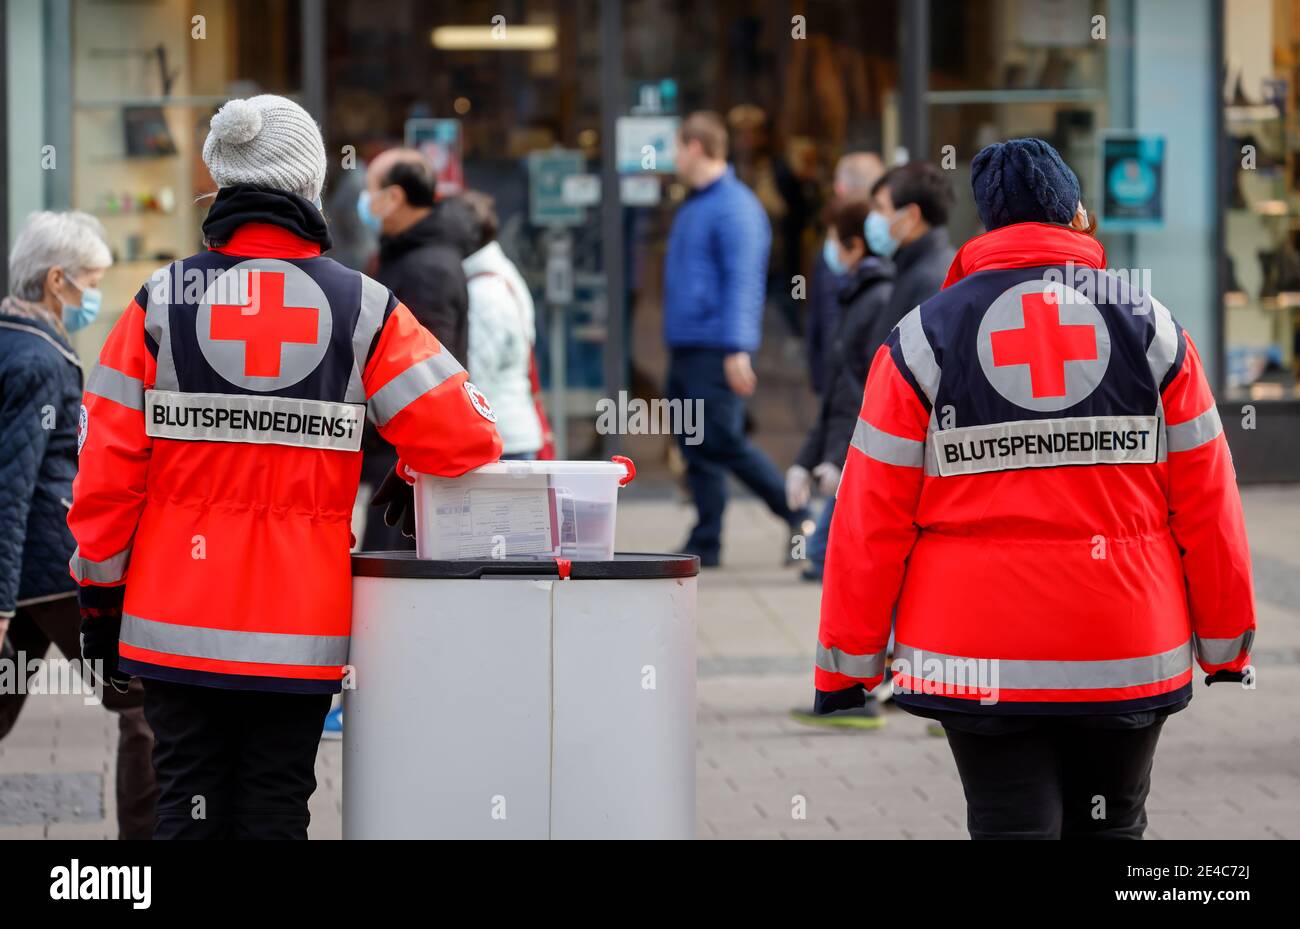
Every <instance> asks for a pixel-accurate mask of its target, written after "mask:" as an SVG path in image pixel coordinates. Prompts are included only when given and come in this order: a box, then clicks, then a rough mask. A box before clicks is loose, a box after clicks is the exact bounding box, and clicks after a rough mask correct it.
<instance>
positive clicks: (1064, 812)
mask: <svg viewBox="0 0 1300 929" xmlns="http://www.w3.org/2000/svg"><path fill="white" fill-rule="evenodd" d="M1163 726H1164V720H1163V719H1159V720H1157V721H1155V722H1154V723H1152V724H1151V725H1149V726H1144V727H1142V728H1139V729H1132V728H1123V729H1111V728H1099V727H1097V726H1096V725H1089V724H1080V723H1079V722H1076V721H1073V720H1068V719H1059V718H1058V719H1045V720H1042V721H1041V722H1037V721H1036V722H1034V723H1033V724H1031V725H1028V726H1027V727H1026V728H1024V729H1023V730H1020V731H1014V732H1005V733H1001V734H995V735H986V734H977V733H974V732H966V731H962V730H960V729H955V728H952V727H948V726H945V727H944V731H945V732H946V733H947V735H948V745H949V746H950V747H951V748H952V754H953V757H954V758H955V759H956V760H957V773H958V774H959V775H960V776H961V784H962V788H963V789H964V790H965V792H966V825H967V828H968V829H969V830H970V836H971V838H972V839H1075V838H1089V839H1140V838H1142V833H1143V832H1144V831H1146V827H1147V814H1146V800H1147V793H1148V792H1149V791H1150V789H1151V765H1152V759H1153V758H1154V756H1155V751H1156V742H1157V740H1158V739H1159V738H1160V730H1161V728H1162V727H1163Z"/></svg>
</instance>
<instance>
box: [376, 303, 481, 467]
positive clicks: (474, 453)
mask: <svg viewBox="0 0 1300 929" xmlns="http://www.w3.org/2000/svg"><path fill="white" fill-rule="evenodd" d="M362 380H363V382H364V384H365V389H366V403H367V407H368V412H369V415H370V417H371V419H373V420H374V423H375V425H376V426H377V427H378V428H379V433H380V435H382V436H383V437H384V438H385V439H387V440H388V441H389V442H390V443H392V445H393V446H394V447H395V448H396V449H397V454H398V456H399V457H400V458H401V459H402V461H404V462H405V463H406V464H407V465H409V466H410V467H411V468H412V469H413V470H415V471H419V472H421V473H423V474H437V475H440V476H442V477H458V476H459V475H461V474H464V473H465V472H466V471H470V470H472V469H474V468H477V467H479V466H480V465H485V464H488V463H489V462H493V461H496V460H497V459H498V458H500V457H501V437H500V436H499V435H498V434H497V428H496V425H495V422H496V415H495V414H494V413H493V412H492V408H491V407H490V406H489V405H488V402H487V398H485V397H484V396H483V395H482V393H480V392H479V391H478V390H477V389H476V388H475V387H474V385H473V384H471V383H469V375H468V374H466V373H465V369H464V368H463V367H461V365H460V362H458V361H457V360H456V359H455V358H453V357H452V355H451V353H450V352H448V351H447V350H446V349H444V348H443V347H442V345H441V344H440V343H439V342H438V340H437V339H436V338H435V337H434V335H433V333H431V332H429V330H428V329H425V328H424V327H423V326H421V325H420V324H419V322H418V321H416V319H415V317H414V316H413V315H412V314H411V311H410V310H408V309H407V308H406V307H405V306H404V305H402V304H401V303H398V304H397V306H396V307H394V309H393V311H392V312H391V313H390V314H389V315H388V319H387V320H385V322H384V326H383V328H382V329H381V330H380V332H379V338H378V339H377V341H376V343H375V348H374V351H373V352H371V355H370V359H369V360H368V361H367V362H366V367H365V371H364V373H363V375H362Z"/></svg>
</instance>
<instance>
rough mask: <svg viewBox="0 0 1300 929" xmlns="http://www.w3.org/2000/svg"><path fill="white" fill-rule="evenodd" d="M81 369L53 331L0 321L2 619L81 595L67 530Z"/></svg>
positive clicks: (12, 318)
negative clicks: (69, 594) (23, 608)
mask: <svg viewBox="0 0 1300 929" xmlns="http://www.w3.org/2000/svg"><path fill="white" fill-rule="evenodd" d="M80 410H81V366H80V365H79V364H78V362H77V356H76V355H75V354H74V353H73V351H72V348H71V347H70V346H69V345H68V343H67V342H66V341H65V340H64V339H63V338H62V337H61V336H60V335H59V334H58V333H56V332H55V330H54V328H53V327H51V326H47V325H45V324H43V323H40V322H36V321H33V320H30V319H21V318H19V317H16V316H7V315H0V616H5V615H8V614H10V613H12V612H13V610H14V607H15V605H16V604H17V603H20V602H22V601H25V600H29V599H36V598H39V597H48V596H50V595H51V594H58V593H62V592H64V591H72V590H75V589H76V583H75V582H74V581H73V580H72V578H71V577H70V576H69V574H68V559H69V558H70V557H71V556H72V550H73V548H74V546H75V544H76V543H75V542H74V541H73V539H72V533H71V532H69V531H68V507H69V506H70V505H71V504H72V479H73V478H74V477H76V475H77V417H78V414H79V412H80Z"/></svg>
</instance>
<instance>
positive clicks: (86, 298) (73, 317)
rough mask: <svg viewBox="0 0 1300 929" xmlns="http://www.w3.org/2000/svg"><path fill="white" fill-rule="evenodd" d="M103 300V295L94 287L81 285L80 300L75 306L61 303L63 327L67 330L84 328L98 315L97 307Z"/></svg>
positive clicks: (72, 330)
mask: <svg viewBox="0 0 1300 929" xmlns="http://www.w3.org/2000/svg"><path fill="white" fill-rule="evenodd" d="M103 302H104V295H103V294H102V293H100V292H99V290H98V289H96V288H94V287H83V288H82V290H81V302H80V303H78V304H77V305H75V306H69V305H68V304H66V303H65V304H63V328H65V329H67V330H68V331H69V332H76V331H77V330H78V329H85V328H86V327H87V326H89V325H90V324H91V323H93V322H94V321H95V317H96V316H98V315H99V308H100V306H101V305H102V304H103Z"/></svg>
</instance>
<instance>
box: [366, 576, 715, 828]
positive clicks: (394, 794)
mask: <svg viewBox="0 0 1300 929" xmlns="http://www.w3.org/2000/svg"><path fill="white" fill-rule="evenodd" d="M352 565H353V606H352V616H353V618H352V650H351V656H350V659H349V664H350V665H351V666H352V668H353V676H352V681H353V684H354V688H353V689H350V690H345V691H344V727H343V835H344V838H349V839H376V838H448V839H450V838H474V839H487V838H503V839H505V838H521V839H522V838H532V839H546V838H554V839H569V838H677V839H686V838H693V837H694V835H695V582H696V575H697V574H698V572H699V562H698V560H697V559H696V558H695V557H693V556H687V555H657V554H617V555H615V556H614V559H613V560H611V561H574V562H571V563H570V562H562V563H559V564H557V563H556V562H555V561H530V560H504V561H424V560H419V559H417V558H415V557H414V554H413V553H396V552H383V553H361V554H357V555H354V556H353V559H352ZM561 574H567V578H564V577H561Z"/></svg>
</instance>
